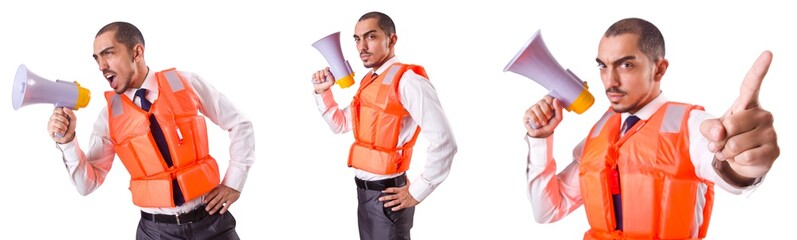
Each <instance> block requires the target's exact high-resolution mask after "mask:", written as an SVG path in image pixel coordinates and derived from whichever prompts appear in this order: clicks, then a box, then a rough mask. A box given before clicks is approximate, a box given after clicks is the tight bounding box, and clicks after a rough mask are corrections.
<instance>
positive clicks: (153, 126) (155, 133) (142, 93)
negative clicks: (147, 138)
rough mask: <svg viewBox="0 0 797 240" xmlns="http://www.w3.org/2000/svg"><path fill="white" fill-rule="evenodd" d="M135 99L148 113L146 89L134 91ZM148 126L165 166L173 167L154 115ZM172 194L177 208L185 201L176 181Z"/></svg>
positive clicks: (164, 139)
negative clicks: (139, 101)
mask: <svg viewBox="0 0 797 240" xmlns="http://www.w3.org/2000/svg"><path fill="white" fill-rule="evenodd" d="M136 97H138V99H139V100H141V109H143V110H144V111H147V112H149V109H150V107H152V102H150V101H149V100H147V89H146V88H141V89H138V90H136ZM149 124H150V126H149V130H150V132H152V137H153V138H155V143H156V144H157V145H158V151H160V153H161V156H163V160H164V161H165V162H166V165H167V166H169V167H172V166H174V163H173V162H172V155H171V154H169V145H167V144H166V137H164V136H163V129H161V126H160V124H158V120H157V119H156V118H155V115H154V114H149ZM172 193H173V195H174V204H175V205H177V206H180V205H183V203H184V202H185V199H183V193H182V191H180V185H179V184H177V179H174V180H172Z"/></svg>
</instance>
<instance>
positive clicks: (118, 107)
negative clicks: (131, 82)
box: [111, 94, 125, 117]
mask: <svg viewBox="0 0 797 240" xmlns="http://www.w3.org/2000/svg"><path fill="white" fill-rule="evenodd" d="M124 112H125V110H124V109H122V96H119V94H116V95H113V97H111V113H113V117H118V116H119V115H122V113H124Z"/></svg>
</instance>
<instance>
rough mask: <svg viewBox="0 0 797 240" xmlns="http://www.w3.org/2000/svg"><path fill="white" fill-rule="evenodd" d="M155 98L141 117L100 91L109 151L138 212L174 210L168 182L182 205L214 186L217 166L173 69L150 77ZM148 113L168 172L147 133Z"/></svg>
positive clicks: (190, 95)
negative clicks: (164, 147)
mask: <svg viewBox="0 0 797 240" xmlns="http://www.w3.org/2000/svg"><path fill="white" fill-rule="evenodd" d="M155 76H156V79H157V84H158V90H159V91H158V93H159V95H158V99H157V100H155V102H154V103H152V106H151V108H150V110H149V112H145V111H144V110H142V109H141V108H140V107H138V106H137V105H136V104H134V103H133V101H131V100H130V99H129V98H128V97H127V96H125V95H123V94H116V93H115V92H113V91H108V92H105V98H106V100H107V101H108V115H109V118H108V126H109V130H110V137H111V140H112V141H113V143H114V151H115V152H116V154H117V155H118V156H119V159H121V160H122V163H123V164H124V165H125V168H127V171H128V172H129V173H130V192H132V195H133V203H134V204H135V205H137V206H140V207H174V206H175V203H174V200H173V196H172V195H173V192H172V186H173V185H172V180H174V179H177V183H178V185H179V186H180V191H181V193H182V195H183V197H184V198H185V200H186V201H190V200H192V199H195V198H197V197H199V196H201V195H203V194H205V193H207V192H209V191H210V190H212V189H213V188H215V187H216V186H218V184H219V167H218V165H217V164H216V160H215V159H213V157H211V156H210V155H209V154H208V139H207V127H206V125H205V118H204V117H202V116H200V115H199V114H198V109H199V107H200V105H199V99H198V98H197V96H196V94H195V93H194V91H193V89H192V88H191V85H190V84H188V82H186V81H185V79H183V77H182V76H180V74H179V73H178V72H177V71H176V70H175V69H174V68H172V69H168V70H165V71H163V72H158V73H156V74H155ZM150 114H153V115H154V116H155V118H156V119H157V120H158V123H159V124H160V126H161V129H162V130H163V135H164V137H165V139H166V142H167V144H168V148H169V153H170V155H171V159H172V162H173V166H172V167H168V166H167V164H166V162H165V161H164V158H163V156H161V153H160V152H159V151H158V147H157V144H156V142H155V139H154V138H153V135H152V133H151V132H150V122H149V115H150Z"/></svg>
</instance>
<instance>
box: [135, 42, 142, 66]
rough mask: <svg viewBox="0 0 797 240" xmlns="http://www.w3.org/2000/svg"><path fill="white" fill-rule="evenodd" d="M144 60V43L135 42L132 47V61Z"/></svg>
mask: <svg viewBox="0 0 797 240" xmlns="http://www.w3.org/2000/svg"><path fill="white" fill-rule="evenodd" d="M143 60H144V45H141V44H136V46H134V47H133V61H136V62H139V61H143Z"/></svg>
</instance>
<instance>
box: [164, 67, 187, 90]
mask: <svg viewBox="0 0 797 240" xmlns="http://www.w3.org/2000/svg"><path fill="white" fill-rule="evenodd" d="M163 75H164V76H166V81H167V82H169V87H171V88H172V92H177V91H180V90H183V88H185V87H184V86H183V82H182V81H180V76H177V71H176V70H171V71H167V72H165V73H163Z"/></svg>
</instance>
